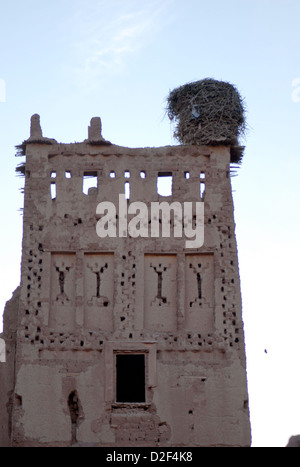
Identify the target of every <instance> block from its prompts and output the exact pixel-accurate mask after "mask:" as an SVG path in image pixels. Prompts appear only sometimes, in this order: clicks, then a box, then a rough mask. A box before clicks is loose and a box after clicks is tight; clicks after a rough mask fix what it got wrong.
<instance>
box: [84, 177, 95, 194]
mask: <svg viewBox="0 0 300 467" xmlns="http://www.w3.org/2000/svg"><path fill="white" fill-rule="evenodd" d="M92 188H98V177H97V172H84V174H83V183H82V192H83V193H84V194H85V195H88V194H89V191H90V189H92Z"/></svg>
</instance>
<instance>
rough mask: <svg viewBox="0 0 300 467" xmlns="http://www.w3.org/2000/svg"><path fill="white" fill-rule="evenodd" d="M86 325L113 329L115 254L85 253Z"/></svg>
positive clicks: (91, 327) (104, 329)
mask: <svg viewBox="0 0 300 467" xmlns="http://www.w3.org/2000/svg"><path fill="white" fill-rule="evenodd" d="M84 294H85V318H84V320H85V327H86V328H87V329H97V330H103V331H111V330H112V324H113V315H112V313H113V297H114V255H113V253H86V254H85V255H84Z"/></svg>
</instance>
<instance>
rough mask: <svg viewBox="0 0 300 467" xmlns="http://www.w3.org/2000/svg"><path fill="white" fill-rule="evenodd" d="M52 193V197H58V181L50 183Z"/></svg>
mask: <svg viewBox="0 0 300 467" xmlns="http://www.w3.org/2000/svg"><path fill="white" fill-rule="evenodd" d="M50 194H51V199H55V198H56V183H54V182H52V183H51V184H50Z"/></svg>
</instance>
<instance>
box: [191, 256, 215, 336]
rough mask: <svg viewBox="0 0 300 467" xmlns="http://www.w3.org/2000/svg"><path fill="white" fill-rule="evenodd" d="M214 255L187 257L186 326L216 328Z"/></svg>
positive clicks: (199, 328)
mask: <svg viewBox="0 0 300 467" xmlns="http://www.w3.org/2000/svg"><path fill="white" fill-rule="evenodd" d="M214 289H215V288H214V256H213V254H194V255H193V254H191V255H190V254H187V255H186V257H185V328H186V329H188V330H193V329H194V330H196V331H202V332H206V333H207V332H212V331H213V328H214V295H215V292H214Z"/></svg>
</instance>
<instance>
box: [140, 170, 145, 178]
mask: <svg viewBox="0 0 300 467" xmlns="http://www.w3.org/2000/svg"><path fill="white" fill-rule="evenodd" d="M140 177H141V178H146V172H145V170H141V171H140Z"/></svg>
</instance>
